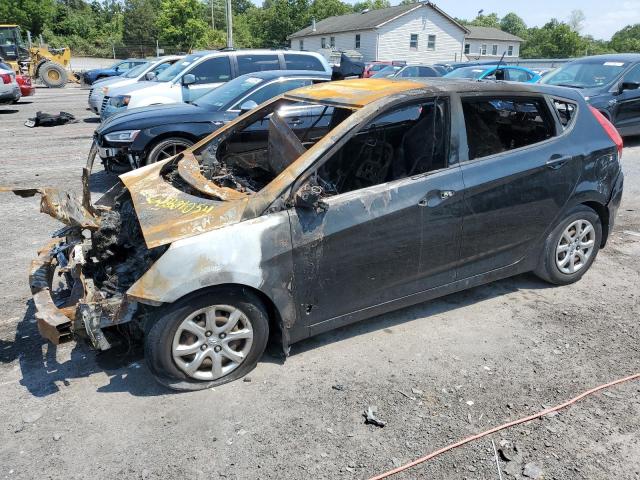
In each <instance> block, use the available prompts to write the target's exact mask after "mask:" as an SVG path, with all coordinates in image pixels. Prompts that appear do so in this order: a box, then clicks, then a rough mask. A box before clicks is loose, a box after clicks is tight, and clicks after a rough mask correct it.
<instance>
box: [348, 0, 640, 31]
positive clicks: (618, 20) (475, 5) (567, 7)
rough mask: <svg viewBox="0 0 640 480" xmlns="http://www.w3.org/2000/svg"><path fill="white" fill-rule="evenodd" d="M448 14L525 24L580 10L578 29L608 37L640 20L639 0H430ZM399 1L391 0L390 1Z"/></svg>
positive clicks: (567, 14) (533, 23)
mask: <svg viewBox="0 0 640 480" xmlns="http://www.w3.org/2000/svg"><path fill="white" fill-rule="evenodd" d="M432 1H433V3H435V4H436V5H437V6H438V7H440V8H441V9H442V10H444V11H445V12H447V13H448V14H449V15H451V16H453V17H457V18H466V19H469V20H471V19H473V18H475V16H476V14H477V13H478V10H480V9H483V10H484V13H485V14H488V13H493V12H495V13H497V14H498V16H499V17H502V16H504V15H505V14H507V13H509V12H515V13H516V14H518V15H519V16H520V17H522V19H523V20H524V21H525V23H526V24H527V26H529V27H534V26H542V25H544V24H545V23H547V22H548V21H549V19H551V18H557V19H558V20H563V21H566V20H568V18H569V15H570V14H571V11H572V10H578V9H579V10H582V11H583V12H584V15H585V17H586V19H585V22H584V26H583V29H582V31H581V33H582V34H583V35H592V36H593V37H594V38H597V39H604V40H609V39H610V38H611V35H613V34H614V33H615V32H617V31H618V30H620V29H621V28H623V27H625V26H627V25H629V24H634V23H640V0H607V1H606V2H605V1H603V0H510V1H507V0H474V1H469V0H432ZM352 3H353V2H352ZM398 3H400V1H399V0H391V4H392V5H396V4H398Z"/></svg>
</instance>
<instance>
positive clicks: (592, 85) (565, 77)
mask: <svg viewBox="0 0 640 480" xmlns="http://www.w3.org/2000/svg"><path fill="white" fill-rule="evenodd" d="M540 83H546V84H547V85H559V86H563V87H571V88H577V89H579V90H580V92H581V93H582V94H583V95H584V97H585V99H586V100H587V102H589V104H590V105H592V106H593V107H595V108H597V109H598V110H599V111H600V113H602V114H603V115H604V116H605V117H607V119H608V120H610V121H611V122H612V123H613V124H614V125H615V126H616V128H617V129H618V131H619V132H620V135H638V134H640V89H638V87H640V54H633V53H625V54H619V55H595V56H593V57H585V58H581V59H579V60H574V61H573V62H569V63H567V64H566V65H563V66H562V67H560V68H559V69H558V70H556V71H554V72H551V73H550V74H548V75H547V76H545V77H544V78H543V79H542V81H541V82H540Z"/></svg>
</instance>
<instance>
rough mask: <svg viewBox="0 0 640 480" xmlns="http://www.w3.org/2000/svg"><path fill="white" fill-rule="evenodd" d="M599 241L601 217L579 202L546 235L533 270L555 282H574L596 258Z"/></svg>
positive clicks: (541, 276)
mask: <svg viewBox="0 0 640 480" xmlns="http://www.w3.org/2000/svg"><path fill="white" fill-rule="evenodd" d="M589 226H590V227H591V229H590V228H589ZM601 241H602V224H601V222H600V217H599V216H598V214H597V213H596V212H595V211H594V210H593V209H591V208H589V207H587V206H586V205H579V206H577V207H575V208H574V209H572V210H571V211H570V212H569V213H568V214H567V215H566V216H565V218H564V219H563V220H562V221H561V222H559V223H558V225H557V226H556V227H555V228H554V229H553V231H552V232H551V233H550V234H549V235H548V236H547V239H546V240H545V244H544V251H543V253H542V258H541V259H540V264H539V265H538V268H536V270H534V273H535V274H536V275H537V276H538V277H540V278H541V279H542V280H545V281H546V282H549V283H552V284H554V285H568V284H570V283H574V282H577V281H578V280H580V279H581V278H582V276H583V275H584V274H585V273H586V272H587V270H589V268H590V267H591V265H592V264H593V262H594V260H595V259H596V256H597V255H598V251H599V250H600V243H601ZM587 246H589V247H587Z"/></svg>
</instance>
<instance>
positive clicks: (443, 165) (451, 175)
mask: <svg viewBox="0 0 640 480" xmlns="http://www.w3.org/2000/svg"><path fill="white" fill-rule="evenodd" d="M288 109H298V110H299V111H300V112H301V114H302V112H306V115H308V116H309V117H310V121H308V122H306V123H304V125H302V128H295V126H294V127H292V126H291V125H289V124H288V123H287V122H286V121H285V120H284V117H286V114H285V115H281V112H283V111H285V112H286V110H288ZM264 124H267V125H268V127H267V128H264ZM258 127H259V128H258ZM603 127H608V128H603ZM621 152H622V141H621V139H620V137H619V135H617V133H616V132H615V129H613V128H611V126H610V125H608V122H607V120H606V119H604V118H603V117H601V116H600V117H596V116H595V115H594V114H593V113H592V112H591V111H590V109H589V108H588V106H587V104H586V103H585V101H584V99H583V98H582V96H580V95H579V94H578V93H577V92H575V91H573V90H570V89H566V88H557V87H545V86H539V85H521V84H519V85H516V84H502V83H496V82H473V83H470V82H451V81H437V79H431V80H429V82H428V84H424V83H421V82H413V81H412V82H409V81H390V80H353V81H346V82H329V83H324V84H320V85H315V86H312V87H305V88H302V89H298V90H294V91H291V92H288V93H286V94H284V95H283V96H281V97H277V98H276V99H274V100H272V101H270V102H268V103H266V104H264V105H263V106H261V107H259V108H258V109H256V110H254V111H251V112H249V113H247V114H245V115H242V116H240V117H238V118H237V119H236V120H234V121H232V122H230V123H229V124H228V125H226V126H225V127H223V128H221V129H220V130H219V131H217V132H216V133H214V134H212V135H210V136H209V137H207V138H206V139H204V140H202V141H200V142H199V143H197V144H196V145H194V146H193V147H191V148H189V149H187V150H185V151H184V152H182V153H181V154H179V155H177V156H176V157H173V158H170V159H167V160H164V161H162V162H159V163H156V164H153V165H149V166H147V167H144V168H141V169H138V170H135V171H132V172H129V173H127V174H125V175H122V176H121V177H120V179H121V183H120V184H118V185H116V186H115V187H113V189H112V190H110V191H108V192H107V193H106V194H105V197H104V198H103V199H102V200H101V201H100V202H98V204H96V205H95V206H92V205H91V204H90V203H89V201H88V198H89V196H88V190H89V189H88V185H87V184H86V181H87V179H88V171H89V169H88V168H87V169H85V174H84V179H85V186H84V189H83V191H84V192H85V194H84V196H83V200H74V201H72V199H71V196H69V195H66V194H64V195H63V194H61V193H55V194H54V193H53V192H52V193H51V195H49V194H47V192H40V193H44V194H43V204H42V205H43V211H46V212H48V213H50V214H51V213H52V212H53V213H54V216H56V217H57V218H59V219H61V220H62V221H63V222H64V223H65V224H66V225H67V227H66V228H65V229H64V230H62V231H60V232H57V233H56V235H55V236H56V237H57V238H58V240H56V241H55V242H56V244H54V247H53V248H50V249H48V250H44V251H43V252H42V253H41V255H40V257H39V260H36V261H35V263H34V268H35V269H36V270H39V271H40V272H45V271H46V272H47V273H48V272H51V271H52V270H55V269H59V268H62V269H63V271H62V275H63V276H65V277H66V278H65V280H66V281H68V282H70V284H69V285H65V286H63V287H62V288H60V289H56V288H54V285H53V283H52V281H51V280H50V279H49V276H48V275H36V276H33V277H32V288H33V289H34V300H35V303H36V308H37V311H38V313H37V315H38V318H39V324H40V325H41V332H42V333H43V334H44V335H45V336H46V337H47V338H50V339H52V340H54V341H55V340H57V341H59V340H61V337H60V336H57V337H56V334H55V332H52V330H56V331H60V330H61V329H60V328H59V325H60V323H57V322H60V321H62V317H61V316H65V317H67V318H68V320H69V321H68V322H67V324H68V327H69V331H70V332H73V333H74V334H78V335H79V336H80V335H82V331H84V332H86V334H84V336H85V337H87V338H88V339H89V341H90V342H91V343H92V344H93V345H94V346H95V347H97V348H108V347H109V346H110V345H111V344H112V343H113V340H112V339H113V338H116V335H115V333H117V331H118V330H124V331H126V333H127V334H128V335H130V336H133V337H143V338H144V342H145V357H146V361H147V363H148V365H149V368H150V370H151V372H152V373H153V375H154V376H155V377H156V379H157V380H158V381H159V382H161V383H162V384H164V385H167V386H169V387H171V388H174V389H181V390H194V389H200V388H206V387H210V386H213V385H218V384H221V383H224V382H228V381H231V380H235V379H237V378H240V377H242V376H243V375H245V374H246V373H247V372H249V371H250V370H251V369H252V368H254V367H255V365H256V363H257V361H258V359H259V358H260V356H261V354H262V352H263V350H264V348H265V346H266V344H267V341H268V339H269V338H270V337H273V338H278V339H279V340H280V342H281V343H282V346H283V348H284V351H285V352H287V351H288V347H289V345H290V344H291V343H294V342H296V341H299V340H301V339H304V338H307V337H309V336H312V335H315V334H317V333H321V332H324V331H327V330H330V329H333V328H335V327H338V326H342V325H346V324H349V323H352V322H355V321H359V320H363V319H366V318H370V317H372V316H375V315H378V314H382V313H385V312H388V311H391V310H394V309H397V308H401V307H404V306H408V305H412V304H415V303H419V302H422V301H425V300H428V299H432V298H435V297H438V296H442V295H445V294H448V293H452V292H455V291H459V290H463V289H466V288H470V287H473V286H476V285H480V284H483V283H486V282H490V281H493V280H497V279H500V278H505V277H508V276H511V275H515V274H518V273H522V272H527V271H534V272H535V273H536V274H537V275H538V276H539V277H541V278H543V279H544V280H546V281H548V282H550V283H553V284H570V283H573V282H575V281H577V280H579V279H580V278H581V277H582V275H584V273H585V272H586V271H587V270H588V269H589V267H590V266H591V264H592V263H593V261H594V260H595V257H596V255H597V253H598V250H599V249H600V248H602V247H604V246H605V244H606V240H607V237H608V235H609V232H610V231H611V229H612V227H613V223H614V219H615V215H616V212H617V208H618V206H619V204H620V199H621V195H622V185H623V174H622V172H621V167H620V162H619V159H620V155H621ZM23 193H25V192H23ZM26 193H31V194H33V193H36V192H35V191H30V192H26ZM61 195H62V196H61ZM138 229H139V230H138ZM365 245H366V248H363V246H365ZM69 277H70V278H69ZM43 279H45V280H43ZM78 284H80V285H81V287H77V285H78ZM60 292H62V294H63V297H62V299H60V300H59V299H58V294H59V293H60ZM74 292H75V293H74ZM76 298H77V299H78V300H77V301H76ZM74 302H75V303H74ZM70 310H73V312H71V313H69V311H70ZM49 327H52V328H49Z"/></svg>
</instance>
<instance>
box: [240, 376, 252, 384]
mask: <svg viewBox="0 0 640 480" xmlns="http://www.w3.org/2000/svg"><path fill="white" fill-rule="evenodd" d="M242 381H243V382H246V383H249V382H250V381H251V377H249V376H247V377H244V378H243V379H242Z"/></svg>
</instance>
